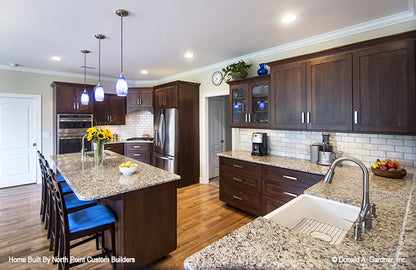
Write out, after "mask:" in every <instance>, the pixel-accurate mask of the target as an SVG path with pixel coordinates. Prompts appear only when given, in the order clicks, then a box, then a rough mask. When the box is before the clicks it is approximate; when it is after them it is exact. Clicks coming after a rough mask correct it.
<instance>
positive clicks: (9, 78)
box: [0, 20, 416, 182]
mask: <svg viewBox="0 0 416 270" xmlns="http://www.w3.org/2000/svg"><path fill="white" fill-rule="evenodd" d="M415 29H416V20H413V21H409V22H406V23H401V24H397V25H393V26H389V27H384V28H380V29H376V30H372V31H368V32H364V33H359V34H354V35H350V36H347V37H343V38H338V39H334V40H330V41H324V42H320V43H317V44H313V45H309V46H304V47H302V48H297V49H294V50H287V51H282V52H280V53H277V54H270V55H267V56H265V57H258V58H255V59H248V60H247V62H249V63H251V64H253V67H252V68H251V70H250V73H249V76H250V77H251V76H256V75H257V74H256V71H257V69H258V64H259V63H264V62H271V61H275V60H279V59H284V58H287V57H292V56H296V55H300V54H306V53H311V52H315V51H319V50H324V49H328V48H332V47H337V46H342V45H346V44H350V43H354V42H359V41H363V40H367V39H372V38H377V37H381V36H387V35H392V34H396V33H401V32H406V31H410V30H415ZM219 46H220V43H219ZM213 49H215V48H213ZM216 70H220V67H218V68H212V70H205V71H204V72H200V73H198V74H194V75H181V74H179V75H177V76H173V77H170V78H169V80H177V79H180V80H187V81H193V82H199V83H201V87H200V131H201V178H202V179H201V180H202V181H203V182H206V181H207V177H208V169H207V166H208V160H207V153H206V149H207V148H206V146H207V144H208V139H207V128H206V127H207V117H208V116H207V111H208V108H207V106H206V105H207V103H206V98H207V97H209V96H218V95H224V94H228V85H227V84H226V83H222V84H221V85H220V86H214V85H213V84H212V83H211V75H212V73H213V72H214V71H216ZM52 81H66V82H76V83H82V82H83V79H82V78H81V77H80V78H72V77H65V76H58V75H45V74H36V73H29V72H20V71H8V70H0V92H4V93H21V94H37V95H41V96H42V133H44V132H48V133H49V134H50V137H49V138H43V139H42V151H43V152H44V153H45V155H46V156H49V155H51V154H52V153H53V121H54V117H53V115H52V112H53V107H52V88H51V87H50V84H51V82H52ZM162 82H165V80H161V81H160V83H162ZM87 83H91V84H95V83H96V80H91V81H90V80H88V81H87ZM110 88H111V84H110V87H109V88H106V92H112V91H111V90H107V89H110ZM233 133H234V134H235V133H236V132H235V131H234V132H233ZM234 136H235V135H234Z"/></svg>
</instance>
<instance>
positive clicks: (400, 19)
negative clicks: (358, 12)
mask: <svg viewBox="0 0 416 270" xmlns="http://www.w3.org/2000/svg"><path fill="white" fill-rule="evenodd" d="M415 12H416V0H409V10H408V11H405V12H401V13H397V14H394V15H390V16H386V17H383V18H379V19H375V20H372V21H368V22H365V23H360V24H356V25H353V26H349V27H345V28H341V29H337V30H334V31H331V32H327V33H324V34H319V35H315V36H312V37H309V38H305V39H301V40H297V41H294V42H290V43H286V44H284V45H280V46H277V47H273V48H270V49H265V50H262V51H258V52H255V53H250V54H246V55H243V56H241V57H237V58H233V59H229V60H226V61H223V62H220V63H215V64H212V65H209V66H205V67H201V68H197V69H193V70H189V71H186V72H183V73H179V74H176V75H172V76H169V77H165V78H162V79H161V80H160V82H162V83H163V82H166V81H172V80H176V79H178V78H182V77H187V76H192V75H196V74H199V73H203V72H207V71H212V70H218V69H220V70H221V69H222V68H223V67H225V66H227V65H229V64H232V63H235V62H238V61H239V60H244V61H246V62H248V61H250V60H254V59H256V58H261V57H265V56H269V55H273V54H278V53H283V52H286V51H290V50H294V49H298V48H302V47H306V46H310V45H314V44H318V43H322V42H325V41H330V40H335V39H339V38H343V37H348V36H352V35H354V34H358V33H363V32H367V31H371V30H376V29H379V28H383V27H387V26H391V25H395V24H399V23H404V22H408V21H411V20H416V15H415ZM136 83H137V81H136Z"/></svg>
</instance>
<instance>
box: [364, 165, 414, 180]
mask: <svg viewBox="0 0 416 270" xmlns="http://www.w3.org/2000/svg"><path fill="white" fill-rule="evenodd" d="M371 171H372V172H373V173H374V174H375V175H378V176H383V177H388V178H403V177H405V176H406V174H407V172H406V170H405V169H403V170H400V171H385V170H380V169H376V168H374V167H371Z"/></svg>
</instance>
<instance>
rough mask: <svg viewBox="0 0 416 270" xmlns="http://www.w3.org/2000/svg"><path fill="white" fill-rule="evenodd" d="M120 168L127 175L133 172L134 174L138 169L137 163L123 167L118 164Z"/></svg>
mask: <svg viewBox="0 0 416 270" xmlns="http://www.w3.org/2000/svg"><path fill="white" fill-rule="evenodd" d="M118 169H119V170H120V172H121V173H122V174H123V175H126V176H127V175H131V174H133V173H134V172H135V171H136V169H137V164H132V166H131V167H121V166H118Z"/></svg>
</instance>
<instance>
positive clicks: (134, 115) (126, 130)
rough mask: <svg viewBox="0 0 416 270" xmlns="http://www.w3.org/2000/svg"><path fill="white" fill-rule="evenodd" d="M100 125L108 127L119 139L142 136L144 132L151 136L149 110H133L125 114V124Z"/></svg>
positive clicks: (150, 114) (151, 119) (151, 124)
mask: <svg viewBox="0 0 416 270" xmlns="http://www.w3.org/2000/svg"><path fill="white" fill-rule="evenodd" d="M102 127H105V128H109V129H110V130H111V133H113V134H114V133H116V134H118V139H119V141H124V140H126V139H128V138H131V137H142V136H143V135H144V134H149V135H150V136H151V137H153V114H152V113H151V112H149V111H141V110H137V111H133V112H130V113H129V114H127V115H126V124H125V125H114V126H113V125H111V126H102Z"/></svg>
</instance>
